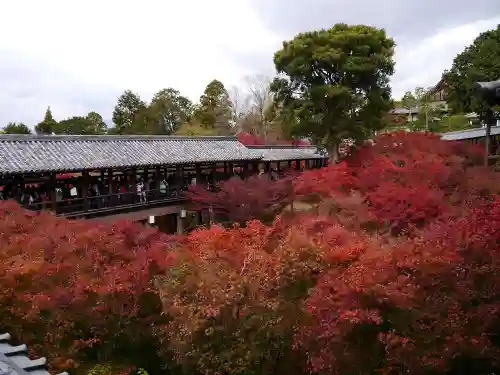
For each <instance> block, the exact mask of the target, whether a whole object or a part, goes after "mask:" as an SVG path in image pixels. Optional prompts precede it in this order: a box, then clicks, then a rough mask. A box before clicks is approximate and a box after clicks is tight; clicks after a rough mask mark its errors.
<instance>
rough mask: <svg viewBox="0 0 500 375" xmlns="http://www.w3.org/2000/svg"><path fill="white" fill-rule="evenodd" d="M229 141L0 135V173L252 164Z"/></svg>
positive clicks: (245, 153)
mask: <svg viewBox="0 0 500 375" xmlns="http://www.w3.org/2000/svg"><path fill="white" fill-rule="evenodd" d="M255 158H256V156H255V153H253V152H251V151H250V150H248V149H247V148H246V147H245V146H244V145H243V144H241V143H240V142H238V140H237V139H236V138H234V137H176V136H136V135H134V136H112V135H102V136H64V135H58V136H52V135H48V136H35V135H0V173H23V172H49V171H72V170H84V169H99V168H116V167H133V166H153V165H178V164H190V163H194V162H200V163H203V162H213V161H237V160H253V159H255Z"/></svg>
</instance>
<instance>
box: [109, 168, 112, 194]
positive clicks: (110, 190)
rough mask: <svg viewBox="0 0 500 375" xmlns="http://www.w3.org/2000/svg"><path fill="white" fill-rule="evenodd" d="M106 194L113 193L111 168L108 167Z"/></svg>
mask: <svg viewBox="0 0 500 375" xmlns="http://www.w3.org/2000/svg"><path fill="white" fill-rule="evenodd" d="M108 194H109V195H111V194H113V169H111V168H109V169H108Z"/></svg>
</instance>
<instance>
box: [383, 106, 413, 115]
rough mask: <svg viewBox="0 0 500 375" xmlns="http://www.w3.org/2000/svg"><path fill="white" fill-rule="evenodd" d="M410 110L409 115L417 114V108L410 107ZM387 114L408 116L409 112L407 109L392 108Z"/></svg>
mask: <svg viewBox="0 0 500 375" xmlns="http://www.w3.org/2000/svg"><path fill="white" fill-rule="evenodd" d="M410 109H411V113H418V107H412V108H410ZM389 113H390V114H393V115H408V114H410V111H409V110H408V108H393V109H391V110H390V111H389Z"/></svg>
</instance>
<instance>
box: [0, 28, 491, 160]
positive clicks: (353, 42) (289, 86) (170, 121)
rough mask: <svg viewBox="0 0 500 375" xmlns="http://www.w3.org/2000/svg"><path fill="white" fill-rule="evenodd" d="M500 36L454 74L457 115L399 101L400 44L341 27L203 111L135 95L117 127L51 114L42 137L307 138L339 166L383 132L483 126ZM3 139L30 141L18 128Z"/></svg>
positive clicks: (284, 53)
mask: <svg viewBox="0 0 500 375" xmlns="http://www.w3.org/2000/svg"><path fill="white" fill-rule="evenodd" d="M498 34H499V28H498V27H497V28H496V29H493V30H490V31H487V32H484V33H482V34H481V35H479V36H478V37H477V38H476V40H475V41H474V43H473V44H472V45H470V46H468V47H467V48H466V49H465V50H464V51H463V52H462V53H460V54H459V55H458V56H457V57H456V58H455V59H454V61H453V65H452V66H451V67H450V69H449V70H447V71H445V72H444V75H443V78H444V82H445V83H446V87H447V91H448V92H449V99H448V102H449V104H450V106H449V108H444V107H442V106H436V105H434V103H432V101H433V100H432V95H431V93H432V91H431V90H430V88H424V87H421V86H419V87H416V88H414V89H412V88H408V89H412V90H410V91H408V92H407V93H406V94H405V95H404V98H403V100H400V101H393V100H391V99H390V96H391V90H390V86H389V78H390V76H391V75H392V74H393V72H394V59H393V53H394V46H395V42H394V40H393V39H391V38H390V37H389V36H387V35H386V33H385V31H384V30H383V29H377V28H375V27H372V26H365V25H345V24H337V25H334V26H333V27H331V28H330V29H323V30H317V31H310V32H305V33H300V34H298V35H297V36H296V37H295V38H293V39H292V40H289V41H286V42H284V43H283V47H282V48H281V49H280V50H279V51H277V52H276V53H275V56H274V65H275V68H276V73H277V74H276V77H266V76H262V75H255V76H249V77H246V78H245V79H243V83H242V84H241V85H240V87H232V88H227V87H225V85H224V84H223V83H222V82H221V81H220V80H218V79H213V80H212V81H211V82H209V83H208V84H207V86H206V87H205V90H204V92H203V94H202V95H201V96H200V98H199V100H197V101H195V102H191V100H189V99H188V98H187V97H186V96H184V95H183V94H182V93H181V92H179V91H178V90H177V89H175V88H172V87H166V88H163V89H160V90H159V91H158V92H157V93H155V94H154V95H153V97H152V99H151V100H150V101H149V102H146V101H145V100H143V99H141V97H140V96H139V95H138V94H137V93H135V92H133V91H131V90H125V91H124V92H123V93H122V94H121V95H120V96H119V98H118V100H117V103H116V105H115V107H114V110H113V113H112V122H113V123H112V124H111V123H108V124H105V123H104V121H102V117H101V116H99V114H97V113H96V112H90V113H88V114H87V115H84V114H79V115H78V116H71V117H69V118H66V119H63V120H61V121H60V122H57V121H55V120H54V117H53V116H52V112H51V109H50V107H49V108H48V110H47V113H46V115H45V118H44V120H43V121H41V122H40V123H39V124H37V125H36V126H35V129H34V130H35V132H36V133H37V134H50V133H56V134H105V133H107V134H178V135H234V134H238V133H239V132H241V131H244V132H246V133H249V134H250V135H251V136H253V137H258V138H260V139H262V140H263V141H264V143H275V142H277V141H279V140H283V139H292V138H296V137H299V138H304V137H307V138H309V139H311V140H312V141H313V142H314V143H323V145H325V146H327V147H328V148H329V149H330V151H331V154H332V155H334V158H335V157H336V155H337V149H338V146H339V144H340V143H341V141H342V140H344V139H346V138H351V139H354V140H359V141H362V140H363V139H365V138H367V137H369V136H371V135H372V134H373V133H374V132H377V131H379V130H381V129H384V130H394V129H397V128H401V127H406V128H409V129H411V130H417V131H421V130H427V131H433V132H444V131H452V130H460V129H464V128H468V127H471V126H476V125H477V121H476V122H474V123H472V122H471V121H470V119H469V118H467V117H465V116H464V115H465V114H466V113H468V112H472V111H477V110H479V109H481V108H483V107H482V104H481V103H480V102H478V101H477V98H476V96H474V93H473V92H472V90H471V88H472V84H473V83H474V82H475V81H477V80H483V81H487V80H495V79H498V78H500V71H499V70H498V69H500V68H499V66H500V62H499V61H498V50H499V48H498ZM273 78H274V79H273ZM391 108H406V109H412V110H415V109H416V111H417V113H416V114H415V115H416V119H415V118H411V117H412V116H408V114H407V115H402V114H396V115H389V114H388V110H390V109H391ZM56 117H57V116H56ZM413 120H415V121H413ZM28 128H30V126H29V124H28ZM2 131H3V133H12V134H26V132H27V131H26V129H24V127H22V126H17V125H15V123H10V124H8V126H6V127H4V128H3V130H2Z"/></svg>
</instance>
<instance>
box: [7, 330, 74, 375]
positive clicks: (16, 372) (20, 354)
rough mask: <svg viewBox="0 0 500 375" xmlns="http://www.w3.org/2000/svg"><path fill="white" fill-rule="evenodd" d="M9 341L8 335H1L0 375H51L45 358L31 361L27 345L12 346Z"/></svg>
mask: <svg viewBox="0 0 500 375" xmlns="http://www.w3.org/2000/svg"><path fill="white" fill-rule="evenodd" d="M9 340H10V335H9V334H8V333H4V334H0V375H50V374H49V372H48V371H47V360H46V359H45V358H43V357H42V358H38V359H30V358H29V357H28V348H27V346H26V345H18V346H12V345H10V344H9ZM59 375H68V374H67V373H66V372H64V373H62V374H59Z"/></svg>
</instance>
